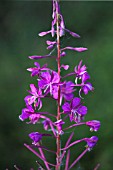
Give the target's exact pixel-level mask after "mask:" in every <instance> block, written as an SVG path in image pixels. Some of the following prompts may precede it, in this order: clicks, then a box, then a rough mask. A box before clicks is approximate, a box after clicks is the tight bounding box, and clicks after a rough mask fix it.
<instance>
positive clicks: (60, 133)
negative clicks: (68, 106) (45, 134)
mask: <svg viewBox="0 0 113 170" xmlns="http://www.w3.org/2000/svg"><path fill="white" fill-rule="evenodd" d="M64 123H65V122H63V121H62V119H60V120H58V121H56V122H55V123H54V124H55V126H56V127H57V129H58V134H59V135H62V134H63V133H64V132H63V131H62V125H63V124H64Z"/></svg>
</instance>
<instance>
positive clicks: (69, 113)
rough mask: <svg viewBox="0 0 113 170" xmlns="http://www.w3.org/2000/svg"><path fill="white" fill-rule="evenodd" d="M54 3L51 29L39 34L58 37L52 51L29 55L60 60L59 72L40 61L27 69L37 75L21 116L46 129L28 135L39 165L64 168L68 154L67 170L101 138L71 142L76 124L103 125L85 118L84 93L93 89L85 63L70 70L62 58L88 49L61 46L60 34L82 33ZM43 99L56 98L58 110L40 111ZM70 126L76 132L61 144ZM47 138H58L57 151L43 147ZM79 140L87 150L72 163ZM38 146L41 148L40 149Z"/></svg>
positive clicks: (49, 45)
mask: <svg viewBox="0 0 113 170" xmlns="http://www.w3.org/2000/svg"><path fill="white" fill-rule="evenodd" d="M52 2H53V14H52V23H51V30H49V31H45V32H41V33H39V36H41V37H43V36H45V35H47V34H51V36H52V38H54V37H55V40H47V41H46V44H47V50H51V51H50V52H49V54H46V55H42V56H41V55H33V56H29V58H30V59H32V60H40V59H43V58H46V59H51V58H53V59H55V60H56V62H57V71H56V70H52V69H51V68H49V67H48V65H47V64H44V65H43V66H40V64H39V63H38V62H36V61H35V62H34V67H32V68H28V69H27V71H29V72H31V77H36V78H37V84H36V85H35V84H30V90H28V93H29V95H27V96H26V97H25V98H24V101H25V105H26V106H25V108H23V109H22V113H21V115H20V116H19V119H20V120H21V121H25V120H26V119H27V120H29V121H28V122H26V123H27V124H33V125H34V124H37V126H40V124H41V125H42V126H43V129H44V130H45V133H42V132H31V133H30V134H29V138H30V139H31V140H32V145H28V144H24V146H25V147H26V148H27V149H29V150H30V151H31V152H32V153H33V154H35V155H36V156H37V157H38V158H39V159H41V160H42V161H43V164H42V165H41V164H40V163H37V165H39V167H38V168H39V169H40V168H41V169H47V170H51V169H52V168H54V170H61V167H62V166H64V165H63V160H64V159H65V155H66V160H65V162H66V163H65V167H64V169H65V170H70V169H72V168H73V167H74V166H75V165H76V163H77V162H78V161H79V160H80V159H81V158H82V157H83V156H84V155H85V153H86V152H87V151H91V150H92V149H93V147H94V146H95V145H96V143H97V141H98V137H97V136H92V137H90V138H87V137H83V138H82V139H79V140H74V142H71V140H72V138H73V137H74V134H75V133H76V130H75V129H76V127H78V126H83V125H84V126H87V127H89V128H90V131H91V132H92V131H95V132H97V131H98V130H99V128H100V121H98V120H90V121H87V122H85V121H83V120H84V119H85V116H86V114H87V113H88V108H87V106H86V105H85V103H84V102H83V100H84V98H83V97H82V95H87V94H88V93H89V92H90V91H93V90H94V88H93V86H92V84H91V83H90V75H89V73H88V72H87V67H86V66H85V65H82V60H81V61H80V62H79V63H78V65H76V66H75V68H74V69H73V72H71V73H69V72H68V69H69V65H68V64H63V63H61V57H63V59H65V56H66V52H65V51H66V50H73V51H75V52H79V53H81V52H84V51H86V50H87V48H85V47H71V46H67V47H62V48H61V46H62V42H61V37H63V36H65V33H66V32H67V33H68V34H69V36H72V37H74V38H80V36H79V35H78V34H77V33H74V32H72V31H70V30H68V29H67V28H65V24H64V19H63V16H62V14H61V11H60V5H59V0H53V1H52ZM55 50H56V51H55ZM53 53H55V54H53ZM62 61H63V60H62ZM62 69H64V70H65V71H66V72H67V74H65V75H64V76H62V74H61V73H62V72H61V71H62ZM70 76H73V77H74V81H71V80H70V81H67V80H66V78H67V77H68V78H69V77H70ZM44 98H45V99H48V98H49V100H55V101H56V105H57V106H56V110H57V112H56V113H50V112H48V111H44V112H42V111H41V109H42V108H43V99H44ZM67 119H69V121H70V122H71V125H68V126H66V127H64V124H66V123H67ZM71 128H74V132H72V133H71V134H70V135H69V137H68V139H67V141H66V144H65V146H62V145H61V135H62V139H63V135H64V133H67V134H68V133H70V132H69V131H68V130H69V129H71ZM37 129H38V128H37ZM39 129H40V128H39ZM77 130H78V129H77ZM45 138H51V140H55V142H56V149H55V150H53V149H51V148H49V147H46V146H44V144H43V140H45ZM80 142H86V149H85V150H84V151H83V153H81V154H80V155H79V156H78V158H76V159H75V161H74V162H73V163H72V164H71V165H70V160H71V147H73V146H74V145H76V144H79V143H80ZM35 149H38V152H37V151H36V150H35ZM43 150H44V151H43ZM78 150H79V149H78ZM45 152H48V154H54V155H56V157H55V163H54V164H53V163H51V162H49V161H48V159H47V157H46V156H45ZM37 162H38V161H37Z"/></svg>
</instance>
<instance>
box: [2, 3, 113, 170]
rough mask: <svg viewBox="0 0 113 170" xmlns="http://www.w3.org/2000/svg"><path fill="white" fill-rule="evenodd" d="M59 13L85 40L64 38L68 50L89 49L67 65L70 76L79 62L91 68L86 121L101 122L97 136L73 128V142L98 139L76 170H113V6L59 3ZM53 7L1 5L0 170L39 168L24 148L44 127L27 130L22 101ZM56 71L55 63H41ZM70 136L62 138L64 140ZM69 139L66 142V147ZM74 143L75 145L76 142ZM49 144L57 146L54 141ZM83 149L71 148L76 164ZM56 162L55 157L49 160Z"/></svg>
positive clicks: (43, 48) (71, 56)
mask: <svg viewBox="0 0 113 170" xmlns="http://www.w3.org/2000/svg"><path fill="white" fill-rule="evenodd" d="M60 4H61V11H62V14H63V16H64V20H65V24H66V27H67V28H68V29H71V30H72V31H75V32H77V33H79V34H80V35H81V39H79V40H76V39H74V38H70V39H65V40H64V42H65V44H66V45H67V44H68V45H69V46H71V45H72V46H84V47H88V49H89V50H88V51H86V52H84V53H82V54H80V53H79V54H78V53H76V52H71V51H68V52H67V56H66V57H65V58H64V59H63V63H65V64H69V65H70V71H72V70H73V68H74V66H75V65H77V64H78V62H79V61H80V59H82V60H83V62H84V63H85V64H86V65H87V67H88V72H89V74H90V75H91V82H92V83H93V86H94V87H95V91H94V92H93V93H90V94H89V95H88V96H86V98H85V105H87V106H88V114H87V116H86V117H85V120H86V121H87V120H91V119H98V120H100V121H101V128H100V130H99V132H97V133H91V132H89V128H87V127H85V126H84V127H79V128H76V129H75V137H74V139H79V138H82V137H90V136H92V135H97V136H98V137H99V141H98V144H97V146H96V147H95V148H94V149H93V150H92V151H91V152H90V153H87V154H86V155H85V156H84V157H83V158H82V159H81V161H80V162H79V163H78V164H77V167H76V168H73V169H79V170H80V169H82V170H93V169H94V167H95V166H96V164H97V163H100V164H101V166H100V170H112V167H113V2H107V1H106V2H102V1H100V2H96V1H95V2H90V1H89V2H85V1H83V2H82V1H61V3H60ZM51 13H52V4H51V2H50V1H1V2H0V21H1V22H0V23H1V24H0V100H1V101H0V104H1V107H0V110H1V111H0V170H4V169H6V168H9V170H13V169H14V167H13V166H14V164H16V165H17V166H18V167H20V168H21V169H22V170H28V169H30V167H33V168H35V169H37V168H36V163H35V161H36V160H37V158H36V156H35V155H33V154H32V153H30V152H29V151H28V150H27V149H26V148H25V147H24V146H23V143H24V142H27V143H31V140H30V139H29V138H28V134H29V133H30V132H32V131H35V130H37V131H41V129H40V125H34V126H32V125H27V124H25V122H21V121H20V120H19V119H18V116H19V115H20V114H21V109H22V108H23V107H24V100H23V99H24V97H25V96H26V95H27V94H28V93H27V89H29V84H30V83H36V80H35V79H34V78H31V77H30V74H29V73H28V72H27V71H26V69H27V68H28V67H31V66H33V61H31V60H29V59H28V58H27V57H28V56H29V55H34V54H35V55H36V54H37V55H38V54H39V55H44V54H47V53H48V51H47V50H46V43H45V40H47V39H50V38H51V37H50V36H49V35H48V36H47V37H44V38H40V37H38V33H39V32H41V31H46V30H49V29H50V24H51ZM45 62H48V63H49V66H50V67H51V68H54V67H55V68H56V66H55V64H56V63H55V61H53V59H52V60H49V61H48V60H40V64H44V63H45ZM53 104H55V103H54V102H53V103H52V101H44V107H43V111H46V110H49V109H50V111H51V112H55V111H56V105H53ZM66 136H67V135H64V138H65V139H66ZM65 139H64V140H63V143H65ZM74 139H73V140H74ZM44 142H45V143H47V145H48V146H51V148H54V147H55V144H53V142H52V140H50V139H48V140H47V138H45V141H44ZM83 147H84V145H77V146H76V147H73V148H72V151H71V152H72V160H74V158H76V157H77V155H78V154H80V153H81V151H83V149H84V148H83ZM48 159H49V160H50V161H54V157H53V156H52V155H50V156H48Z"/></svg>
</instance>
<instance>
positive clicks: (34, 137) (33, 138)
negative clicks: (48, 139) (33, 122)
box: [29, 132, 52, 145]
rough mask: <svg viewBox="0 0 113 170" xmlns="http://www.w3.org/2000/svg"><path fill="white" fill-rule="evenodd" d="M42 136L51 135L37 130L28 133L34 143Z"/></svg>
mask: <svg viewBox="0 0 113 170" xmlns="http://www.w3.org/2000/svg"><path fill="white" fill-rule="evenodd" d="M43 136H52V135H50V134H41V133H39V132H32V133H30V134H29V137H30V138H31V139H32V140H33V142H32V144H34V145H36V144H37V143H38V142H40V140H42V137H43Z"/></svg>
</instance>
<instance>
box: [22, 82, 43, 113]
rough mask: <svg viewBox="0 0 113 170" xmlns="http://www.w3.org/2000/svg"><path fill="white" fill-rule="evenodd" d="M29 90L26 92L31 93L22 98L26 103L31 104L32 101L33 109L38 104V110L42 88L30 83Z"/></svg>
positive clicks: (40, 103) (40, 105)
mask: <svg viewBox="0 0 113 170" xmlns="http://www.w3.org/2000/svg"><path fill="white" fill-rule="evenodd" d="M30 88H31V90H29V91H28V92H29V93H30V94H31V95H28V96H26V97H25V98H24V100H25V102H26V105H32V104H33V103H34V107H35V109H36V108H37V107H38V106H39V108H38V110H39V109H41V107H42V101H41V98H43V97H44V96H43V95H42V90H41V89H40V88H37V87H35V85H34V84H30Z"/></svg>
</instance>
